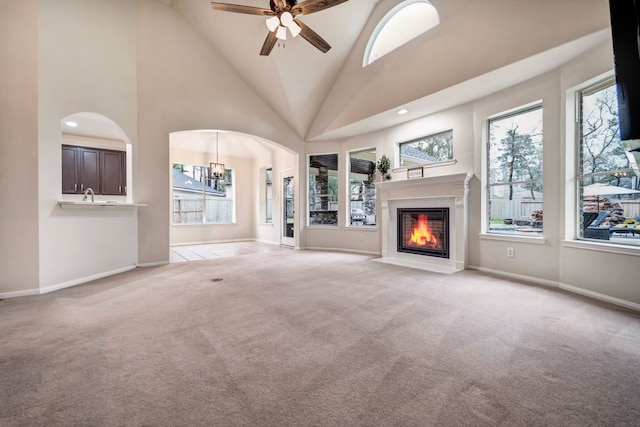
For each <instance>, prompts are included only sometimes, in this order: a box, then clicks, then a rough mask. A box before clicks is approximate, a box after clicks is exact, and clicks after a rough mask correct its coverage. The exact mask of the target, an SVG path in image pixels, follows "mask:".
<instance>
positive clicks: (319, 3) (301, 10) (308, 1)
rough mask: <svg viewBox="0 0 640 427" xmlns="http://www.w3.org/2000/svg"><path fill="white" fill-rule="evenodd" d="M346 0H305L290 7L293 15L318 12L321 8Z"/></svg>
mask: <svg viewBox="0 0 640 427" xmlns="http://www.w3.org/2000/svg"><path fill="white" fill-rule="evenodd" d="M346 1H347V0H305V1H303V2H301V3H298V4H297V5H295V6H294V7H293V8H291V13H292V14H293V16H296V15H309V14H311V13H315V12H320V11H321V10H325V9H328V8H330V7H333V6H337V5H339V4H340V3H344V2H346Z"/></svg>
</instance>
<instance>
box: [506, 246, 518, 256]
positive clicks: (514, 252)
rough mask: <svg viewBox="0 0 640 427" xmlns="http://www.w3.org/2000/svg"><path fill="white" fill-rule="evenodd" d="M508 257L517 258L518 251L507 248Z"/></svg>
mask: <svg viewBox="0 0 640 427" xmlns="http://www.w3.org/2000/svg"><path fill="white" fill-rule="evenodd" d="M507 257H509V258H515V257H516V250H515V249H513V248H507Z"/></svg>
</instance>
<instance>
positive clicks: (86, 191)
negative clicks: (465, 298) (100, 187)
mask: <svg viewBox="0 0 640 427" xmlns="http://www.w3.org/2000/svg"><path fill="white" fill-rule="evenodd" d="M89 193H91V203H93V188H91V187H89V188H87V189H86V190H85V191H84V197H83V198H82V201H83V202H86V201H87V195H88V194H89Z"/></svg>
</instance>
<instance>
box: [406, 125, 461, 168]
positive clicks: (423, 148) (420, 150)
mask: <svg viewBox="0 0 640 427" xmlns="http://www.w3.org/2000/svg"><path fill="white" fill-rule="evenodd" d="M451 159H453V131H452V130H448V131H445V132H440V133H436V134H433V135H428V136H423V137H420V138H418V139H414V140H411V141H407V142H402V143H400V166H401V167H411V166H419V165H424V164H427V163H435V162H442V161H445V160H451Z"/></svg>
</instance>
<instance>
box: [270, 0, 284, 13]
mask: <svg viewBox="0 0 640 427" xmlns="http://www.w3.org/2000/svg"><path fill="white" fill-rule="evenodd" d="M273 3H274V4H275V5H276V10H278V11H281V10H284V9H285V8H286V7H287V2H286V0H273Z"/></svg>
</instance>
